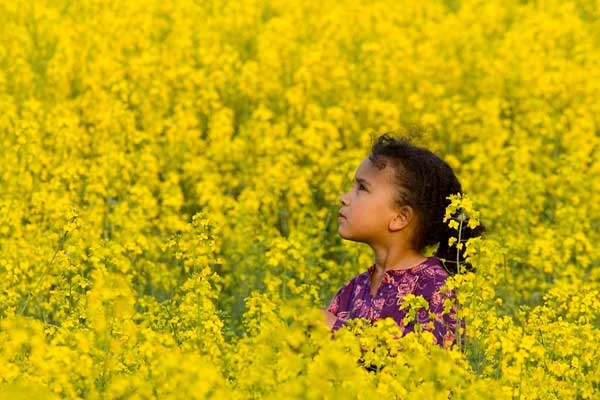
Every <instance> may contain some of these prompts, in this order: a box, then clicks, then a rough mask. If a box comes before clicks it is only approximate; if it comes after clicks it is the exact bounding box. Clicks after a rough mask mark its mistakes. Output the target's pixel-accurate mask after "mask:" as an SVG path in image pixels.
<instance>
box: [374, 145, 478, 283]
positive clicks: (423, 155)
mask: <svg viewBox="0 0 600 400" xmlns="http://www.w3.org/2000/svg"><path fill="white" fill-rule="evenodd" d="M369 159H370V160H371V162H372V163H373V164H374V165H375V166H377V167H378V168H379V169H383V168H385V167H386V166H387V165H388V163H389V164H390V165H391V167H392V168H393V169H394V172H395V173H394V183H395V185H396V199H395V201H396V204H397V205H398V206H405V205H407V206H410V207H411V208H412V209H413V210H414V211H415V213H416V215H417V220H418V225H417V229H416V231H415V237H414V243H413V244H414V246H415V248H417V249H418V250H419V251H422V250H423V249H424V248H425V247H427V246H433V245H435V244H438V248H437V250H436V252H435V254H434V255H435V256H436V257H438V258H440V259H442V260H445V262H450V263H456V260H457V256H458V260H459V262H460V263H461V265H463V266H464V267H465V269H466V270H473V269H474V268H473V266H472V265H470V264H468V263H466V262H465V259H464V257H463V255H462V253H463V252H459V251H458V249H457V247H456V246H453V247H451V246H450V245H449V243H448V240H449V239H450V237H452V236H455V235H456V230H453V229H452V228H450V227H449V226H448V225H447V224H446V223H445V222H444V221H443V219H444V214H445V212H446V207H447V206H448V205H449V204H450V200H449V199H448V197H449V196H450V195H453V194H458V193H460V194H462V186H461V184H460V182H459V181H458V178H457V177H456V175H455V174H454V171H453V170H452V168H451V167H450V166H449V165H448V164H447V163H446V162H445V161H444V160H442V159H441V158H440V157H438V156H437V155H435V154H433V153H432V152H431V151H429V150H427V149H425V148H422V147H417V146H414V145H412V144H411V143H410V139H408V138H405V137H401V138H396V137H393V136H392V135H391V134H384V135H381V136H380V137H378V138H377V139H376V140H375V142H374V143H373V146H372V149H371V153H370V154H369ZM484 231H485V228H484V226H483V225H479V226H477V227H475V228H474V229H471V228H469V227H468V226H467V224H464V225H463V230H462V232H461V239H464V240H465V241H466V240H468V239H469V238H474V237H479V236H481V235H482V234H483V232H484ZM457 252H458V253H459V254H457ZM447 269H448V268H447ZM448 272H449V273H456V272H457V271H456V268H449V269H448Z"/></svg>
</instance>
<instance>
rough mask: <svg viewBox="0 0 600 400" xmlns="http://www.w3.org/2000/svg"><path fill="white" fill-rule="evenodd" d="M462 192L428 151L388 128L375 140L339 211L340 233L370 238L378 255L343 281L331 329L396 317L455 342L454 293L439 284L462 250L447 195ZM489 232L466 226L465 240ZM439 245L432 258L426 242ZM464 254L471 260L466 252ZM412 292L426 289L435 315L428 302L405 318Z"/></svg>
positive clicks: (329, 316)
mask: <svg viewBox="0 0 600 400" xmlns="http://www.w3.org/2000/svg"><path fill="white" fill-rule="evenodd" d="M457 193H462V188H461V185H460V183H459V181H458V179H457V178H456V176H455V175H454V172H453V171H452V169H451V168H450V166H449V165H448V164H447V163H445V162H444V161H443V160H442V159H440V158H439V157H438V156H436V155H435V154H433V153H431V152H430V151H429V150H426V149H424V148H420V147H416V146H413V145H412V144H410V143H409V141H408V140H407V139H396V138H393V137H391V136H389V135H383V136H381V137H379V138H378V139H377V140H376V142H375V143H374V144H373V147H372V149H371V154H370V155H369V156H368V157H367V158H365V159H364V160H363V161H362V163H361V164H360V165H359V167H358V169H357V170H356V174H355V176H354V185H353V186H352V188H351V189H350V190H349V191H348V192H347V193H345V194H344V195H343V196H342V197H341V198H340V200H341V207H340V210H339V217H338V223H339V228H338V233H339V235H340V236H341V237H342V238H344V239H347V240H352V241H357V242H362V243H366V244H368V245H369V246H370V247H371V248H372V249H373V252H374V253H375V262H374V264H373V265H371V266H370V267H369V268H368V269H367V270H366V271H365V272H363V273H361V274H359V275H358V276H356V277H354V278H353V279H352V280H350V282H348V283H347V284H346V285H345V286H343V287H342V288H341V289H340V290H339V291H338V292H337V294H336V295H335V297H334V298H333V300H332V301H331V303H330V305H329V307H328V308H327V310H323V312H324V314H325V317H326V322H327V324H328V326H329V327H330V328H331V330H332V331H336V330H337V329H339V328H340V327H341V326H342V325H343V324H344V323H345V321H347V320H348V319H352V318H366V319H368V320H370V321H375V320H378V319H381V318H386V317H391V318H393V319H394V320H395V321H396V323H397V324H398V325H399V326H400V327H401V329H402V331H403V332H404V334H406V333H408V332H410V331H412V330H413V329H414V325H415V322H416V323H420V324H422V325H423V329H424V330H429V331H430V332H431V333H432V334H433V335H434V336H435V339H436V341H437V344H439V345H440V346H443V347H445V348H449V347H450V346H452V344H454V343H455V329H456V310H455V309H454V308H453V309H452V310H451V311H450V312H449V313H445V314H444V313H443V310H444V299H445V298H447V297H451V298H452V297H454V293H453V292H452V291H446V292H442V291H441V290H440V289H441V287H442V286H443V285H444V283H445V281H446V278H448V276H449V274H451V273H454V272H456V260H457V254H456V252H457V250H456V246H453V247H450V246H449V245H448V240H449V238H450V237H452V236H455V237H456V235H457V231H456V230H453V229H451V228H449V227H448V225H447V223H445V222H443V219H444V214H445V211H446V207H447V206H448V204H449V203H450V200H448V196H450V195H452V194H457ZM466 225H467V224H464V225H463V226H466ZM482 232H483V227H482V226H478V227H477V228H475V229H473V230H471V229H469V228H466V229H463V231H462V232H461V240H466V239H468V238H470V237H475V236H479V235H480V234H481V233H482ZM435 244H438V249H437V251H436V253H435V256H434V257H425V256H424V255H423V251H424V249H425V248H426V247H427V246H431V245H435ZM459 257H460V254H459ZM459 260H460V262H461V265H465V266H466V267H467V268H469V267H470V266H468V265H466V264H464V259H462V258H459ZM442 261H443V263H442ZM452 261H454V263H452ZM446 268H448V269H446ZM409 293H412V294H414V295H415V296H417V295H422V296H423V297H424V298H425V300H426V301H427V302H428V303H429V311H430V312H432V313H433V315H435V318H430V314H429V312H428V311H427V310H425V309H421V310H419V312H418V313H417V317H416V321H413V322H410V323H409V324H406V325H405V324H404V323H403V318H404V316H405V314H406V310H400V308H399V306H400V305H401V304H402V299H403V298H404V296H406V295H407V294H409ZM432 319H433V321H432ZM463 324H464V321H462V323H461V325H463ZM463 326H464V325H463Z"/></svg>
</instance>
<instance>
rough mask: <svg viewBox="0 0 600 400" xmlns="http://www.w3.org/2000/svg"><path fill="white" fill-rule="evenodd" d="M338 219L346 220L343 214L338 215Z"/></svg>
mask: <svg viewBox="0 0 600 400" xmlns="http://www.w3.org/2000/svg"><path fill="white" fill-rule="evenodd" d="M338 218H346V216H345V215H344V214H342V213H339V214H338Z"/></svg>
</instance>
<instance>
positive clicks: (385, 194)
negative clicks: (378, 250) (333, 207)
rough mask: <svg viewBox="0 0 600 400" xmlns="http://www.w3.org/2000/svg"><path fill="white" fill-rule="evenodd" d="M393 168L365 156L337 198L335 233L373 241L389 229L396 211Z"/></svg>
mask: <svg viewBox="0 0 600 400" xmlns="http://www.w3.org/2000/svg"><path fill="white" fill-rule="evenodd" d="M393 173H394V172H393V170H392V168H390V167H389V166H386V167H385V168H383V169H381V170H380V169H379V168H377V167H376V166H375V165H374V164H373V163H372V162H371V160H369V158H368V157H367V158H365V159H364V160H363V161H362V162H361V164H360V165H359V166H358V169H357V170H356V173H355V175H354V184H353V185H352V188H351V189H350V190H349V191H348V192H346V193H345V194H344V195H342V197H341V198H340V201H341V203H342V206H341V208H340V212H339V217H338V223H339V226H338V233H339V234H340V236H341V237H342V238H344V239H348V240H353V241H356V242H364V243H368V244H374V243H378V242H380V241H381V240H382V239H384V237H385V235H386V234H387V233H388V232H389V230H388V229H389V223H390V221H391V220H392V219H393V218H394V215H396V212H397V211H396V209H395V207H394V194H395V187H394V183H393V178H394V175H393Z"/></svg>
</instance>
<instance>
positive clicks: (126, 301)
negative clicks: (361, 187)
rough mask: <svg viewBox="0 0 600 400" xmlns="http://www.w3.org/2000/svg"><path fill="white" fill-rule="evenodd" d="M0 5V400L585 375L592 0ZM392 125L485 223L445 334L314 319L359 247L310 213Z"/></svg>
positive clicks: (591, 192)
mask: <svg viewBox="0 0 600 400" xmlns="http://www.w3.org/2000/svg"><path fill="white" fill-rule="evenodd" d="M0 21H1V23H0V109H1V112H0V162H1V165H2V168H1V169H0V191H1V193H2V194H1V196H0V274H1V275H0V276H1V277H2V279H1V280H0V398H10V399H13V398H39V399H43V398H48V399H56V398H67V399H72V398H89V399H147V398H160V399H171V398H173V399H180V398H181V399H190V398H198V399H203V398H214V399H258V398H276V399H288V398H290V399H292V398H302V399H321V398H329V399H338V398H341V399H350V398H360V399H371V398H375V396H377V398H385V399H388V398H390V399H391V398H394V399H420V400H422V399H448V398H452V399H556V398H561V399H562V398H564V399H593V398H600V362H598V360H599V359H600V345H599V343H600V198H599V196H598V193H599V192H600V1H598V0H590V1H583V0H581V1H575V2H568V3H567V2H563V1H558V0H548V1H518V0H506V1H475V0H463V1H461V0H445V1H438V0H435V1H406V0H398V1H385V0H354V1H348V0H341V1H319V0H305V1H282V0H262V1H257V0H248V1H222V0H203V1H200V0H178V1H156V0H131V1H117V0H86V1H81V2H78V1H71V0H30V1H25V0H16V1H14V2H11V1H5V2H2V4H1V5H0ZM390 130H394V131H400V132H405V133H408V134H411V133H414V132H420V134H419V136H416V139H415V143H417V144H419V145H423V146H426V147H428V148H430V149H432V150H433V151H435V152H437V153H438V154H440V155H441V156H443V157H444V158H445V159H446V160H447V161H448V163H449V164H450V165H451V166H452V167H453V168H454V169H455V171H456V173H457V175H458V176H459V178H460V179H461V181H462V183H463V187H464V188H465V191H466V193H467V195H468V199H470V200H464V199H463V203H462V207H463V208H464V209H465V211H467V212H470V213H472V214H476V213H479V216H480V218H481V221H482V222H483V223H484V224H485V225H486V226H487V230H488V234H487V236H486V237H485V238H484V239H483V240H482V241H479V242H472V243H470V245H469V246H468V248H467V251H468V252H469V254H470V257H471V260H472V262H473V264H474V265H475V266H476V268H477V269H476V272H475V273H467V274H461V275H457V276H456V277H455V278H454V279H452V280H451V282H449V285H451V286H452V287H454V288H455V289H456V291H457V293H458V300H459V304H460V312H461V313H462V315H463V316H464V318H465V319H466V324H467V329H466V331H465V332H462V333H463V334H464V335H465V346H464V348H458V347H455V348H453V349H451V350H444V349H442V348H440V347H438V346H435V345H433V344H432V343H431V337H429V336H428V335H429V334H428V333H427V332H417V333H411V334H408V335H406V336H404V337H402V338H401V339H400V340H394V339H392V336H393V334H394V332H398V328H397V327H396V326H395V324H394V322H393V321H390V320H383V321H380V323H378V324H376V325H375V326H364V325H363V324H362V323H361V321H359V320H357V321H355V323H353V324H351V326H349V327H347V328H344V329H341V330H340V331H338V332H337V333H336V335H335V338H333V339H332V337H331V334H330V332H329V331H328V330H327V327H326V326H325V323H324V321H322V315H321V313H320V311H319V309H320V308H323V307H325V306H326V305H327V304H328V303H329V301H330V300H331V298H332V297H333V295H334V294H335V292H336V291H337V289H339V288H340V287H341V286H342V285H343V284H345V283H346V282H347V281H348V280H349V279H350V278H352V277H353V276H355V275H356V274H357V273H359V272H362V271H364V270H365V269H366V268H367V267H368V266H369V265H370V264H371V262H372V259H371V253H370V250H369V249H368V247H366V246H364V245H358V244H356V243H349V242H346V241H343V240H341V239H340V238H339V237H338V235H337V221H336V216H337V210H338V207H339V196H340V195H341V194H342V193H344V191H345V190H347V188H348V186H349V185H350V183H351V179H352V174H353V173H354V170H355V168H356V166H357V165H358V163H359V162H360V160H361V159H362V158H363V157H365V155H366V154H367V153H368V150H369V147H370V144H371V140H372V138H374V137H375V136H377V135H379V134H381V133H384V132H387V131H390ZM414 306H415V307H417V306H418V301H417V299H415V300H414ZM359 360H362V361H359ZM361 362H362V363H366V364H368V365H371V366H376V367H377V368H378V369H379V371H378V372H374V371H372V370H369V369H367V368H365V367H364V365H361Z"/></svg>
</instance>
